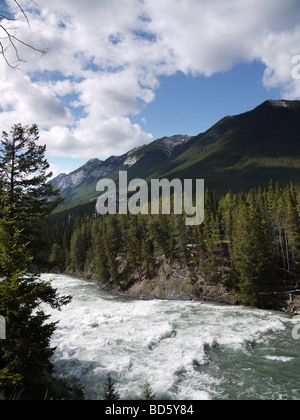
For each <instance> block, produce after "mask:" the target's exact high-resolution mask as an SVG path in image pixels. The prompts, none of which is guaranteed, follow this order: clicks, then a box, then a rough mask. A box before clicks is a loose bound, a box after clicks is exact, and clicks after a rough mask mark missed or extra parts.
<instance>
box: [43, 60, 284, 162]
mask: <svg viewBox="0 0 300 420" xmlns="http://www.w3.org/2000/svg"><path fill="white" fill-rule="evenodd" d="M264 70H265V66H264V65H263V64H262V63H259V62H255V63H252V64H240V65H236V66H235V67H234V68H233V69H231V70H230V71H226V72H223V73H219V74H216V75H214V76H211V77H209V78H207V77H205V76H198V77H192V76H186V75H184V74H183V73H182V72H178V73H176V74H175V75H173V76H163V77H161V78H160V79H159V82H160V87H159V89H158V90H157V92H156V98H155V101H154V102H152V103H150V104H149V105H147V106H145V107H144V109H143V110H142V111H141V113H140V114H138V115H137V116H131V120H132V122H133V123H137V124H140V125H141V126H142V127H143V128H144V129H145V130H147V131H149V132H151V133H152V135H153V138H154V139H158V138H161V137H163V136H172V135H175V134H188V135H190V136H193V135H197V134H199V133H200V132H204V131H206V130H207V129H209V128H210V127H211V126H212V125H214V124H215V123H216V122H218V121H219V120H220V119H222V118H223V117H225V116H227V115H237V114H240V113H243V112H247V111H249V110H251V109H253V108H255V107H256V106H258V105H259V104H260V103H262V102H264V101H265V100H268V99H281V92H280V89H278V88H277V89H276V88H273V89H272V88H266V87H265V86H264V85H263V82H262V78H263V74H264ZM97 157H98V158H99V159H102V156H101V155H98V156H97ZM49 160H52V161H53V162H54V163H55V164H56V165H57V166H58V167H66V168H69V170H75V169H77V168H78V167H79V166H81V165H83V164H84V163H85V162H86V159H72V160H70V159H68V158H53V157H52V158H51V157H49Z"/></svg>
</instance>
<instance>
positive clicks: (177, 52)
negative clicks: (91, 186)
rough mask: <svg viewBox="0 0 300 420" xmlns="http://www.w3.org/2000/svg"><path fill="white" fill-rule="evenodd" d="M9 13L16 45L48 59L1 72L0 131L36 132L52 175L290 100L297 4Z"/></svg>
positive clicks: (126, 3) (196, 0) (274, 0)
mask: <svg viewBox="0 0 300 420" xmlns="http://www.w3.org/2000/svg"><path fill="white" fill-rule="evenodd" d="M20 2H21V4H22V7H23V8H24V10H27V12H28V18H29V21H30V27H29V26H28V24H27V22H26V21H25V19H22V16H21V19H20V21H19V23H18V29H17V31H18V36H19V37H20V38H21V39H23V40H24V41H25V42H27V43H30V44H34V46H35V47H37V48H41V49H42V48H49V52H48V54H46V56H44V57H41V56H40V55H39V54H37V53H36V52H35V51H33V50H30V49H28V48H26V47H25V46H24V45H19V55H20V56H21V58H22V59H24V62H23V63H21V65H20V67H19V69H18V70H17V71H11V70H10V69H7V68H6V69H4V67H3V63H2V62H1V64H0V77H1V83H0V95H1V109H0V127H1V128H2V129H4V130H8V129H9V127H10V126H11V125H13V124H14V123H18V122H21V123H23V124H32V123H37V124H38V126H39V128H40V138H41V139H40V141H41V143H43V144H46V145H47V151H48V154H47V157H48V160H49V162H50V163H51V169H52V170H53V172H54V174H55V175H57V174H58V173H60V172H61V171H67V172H70V171H72V170H75V169H76V168H78V167H79V166H81V165H82V164H84V163H85V162H86V161H87V160H88V159H90V158H94V157H98V158H101V159H106V158H108V157H110V156H111V155H121V154H123V153H125V152H127V151H129V150H131V149H132V148H134V147H136V146H139V145H143V144H145V143H149V142H150V141H152V140H155V139H157V138H160V137H163V136H171V135H174V134H188V135H196V134H198V133H200V132H202V131H205V130H207V129H208V128H209V127H211V126H212V125H213V124H214V123H216V122H217V121H219V120H220V119H221V118H223V117H224V116H226V115H235V114H239V113H242V112H245V111H248V110H250V109H253V108H254V107H256V106H258V105H259V104H260V103H262V102H263V101H265V100H267V99H281V98H284V99H299V98H300V81H299V79H297V80H296V79H295V78H294V77H293V76H292V75H293V68H294V66H295V64H293V62H294V63H295V61H293V58H294V57H295V56H297V55H300V22H299V16H300V2H299V0H285V1H284V2H283V1H282V0H245V1H243V2H241V1H240V0H226V1H224V0H213V1H212V0H160V1H154V0H122V2H120V1H119V0H85V1H84V2H83V1H82V0H63V1H62V0H52V1H51V2H49V1H48V0H39V2H38V5H33V3H32V2H31V1H30V0H20ZM120 4H121V5H120ZM0 36H1V33H0ZM7 57H8V58H9V59H10V61H11V62H12V63H14V61H15V58H16V57H15V56H14V50H13V49H12V48H9V49H8V50H7ZM2 61H3V60H2ZM299 61H300V60H299Z"/></svg>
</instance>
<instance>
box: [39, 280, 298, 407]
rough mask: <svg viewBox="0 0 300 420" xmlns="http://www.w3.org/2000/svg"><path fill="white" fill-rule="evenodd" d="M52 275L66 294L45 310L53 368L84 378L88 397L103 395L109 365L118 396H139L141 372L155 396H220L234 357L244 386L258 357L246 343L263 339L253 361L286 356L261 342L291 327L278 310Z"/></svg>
mask: <svg viewBox="0 0 300 420" xmlns="http://www.w3.org/2000/svg"><path fill="white" fill-rule="evenodd" d="M53 277H54V278H55V280H54V282H53V285H54V287H56V288H57V289H58V290H59V293H60V294H61V295H63V294H68V295H69V294H71V295H72V296H73V300H72V302H71V303H70V304H69V305H68V306H67V307H65V308H63V310H62V311H61V312H58V311H51V315H52V320H54V321H59V324H58V328H57V330H56V332H55V334H54V336H53V339H52V345H53V346H54V347H56V352H55V354H54V356H53V359H52V362H53V364H54V366H55V371H56V374H57V375H58V376H61V377H64V378H65V379H67V381H68V382H70V383H72V382H74V381H77V382H79V383H80V385H81V386H83V388H84V393H85V396H86V398H87V399H101V398H102V395H103V388H104V383H105V380H106V376H107V373H108V372H109V373H111V375H112V377H113V378H114V380H115V381H116V387H117V389H118V392H119V393H120V395H121V398H122V399H137V398H141V394H142V386H143V384H144V382H145V380H146V379H147V380H148V381H149V382H150V384H151V386H152V388H153V389H154V390H155V392H156V393H157V397H158V398H160V399H182V400H184V399H195V400H199V399H215V398H226V397H228V396H229V395H230V392H232V391H231V386H230V385H228V387H227V388H228V391H226V392H225V391H224V383H225V388H226V382H227V381H230V380H231V379H230V378H229V376H230V375H233V376H234V375H236V373H235V372H234V371H233V372H232V373H231V370H232V368H233V367H234V366H233V363H238V364H241V375H240V376H239V377H238V378H236V379H235V380H236V381H238V382H239V385H238V383H237V384H236V388H237V392H238V388H239V386H241V384H242V383H243V384H244V385H245V387H246V386H247V385H246V380H247V376H246V375H248V377H250V375H249V374H248V373H246V372H249V369H250V371H251V363H252V359H253V357H259V356H257V355H256V354H252V353H251V351H252V350H251V349H252V348H253V346H255V345H260V346H261V347H262V348H263V349H264V347H266V349H265V351H266V354H264V355H263V356H262V357H260V358H259V363H261V360H265V363H271V362H272V361H273V362H274V363H275V361H277V364H278V360H282V361H285V362H289V361H290V360H293V357H289V355H286V354H282V355H277V356H273V355H272V352H270V348H269V347H268V342H269V339H270V337H273V336H274V335H276V334H284V333H285V331H286V330H287V328H288V327H290V319H289V318H288V317H285V316H283V315H281V314H277V313H275V312H272V311H260V310H255V309H248V308H242V307H227V306H219V305H214V304H206V303H201V302H179V301H158V300H154V301H139V300H129V299H127V300H126V299H122V298H118V297H114V296H111V295H109V294H106V293H103V292H101V291H100V290H99V289H98V288H97V286H96V285H95V284H92V283H88V282H86V281H84V280H79V279H74V278H70V277H67V276H57V275H55V276H53V275H52V276H51V275H44V276H43V278H44V279H45V280H49V279H50V278H53ZM231 357H232V361H231V362H230V360H228V358H231ZM278 358H279V359H278ZM280 358H281V359H280ZM248 359H249V360H248ZM248 363H249V365H248ZM243 370H245V375H244V374H243ZM252 370H253V368H252ZM244 376H245V378H244ZM228 383H229V382H228ZM254 392H256V391H254Z"/></svg>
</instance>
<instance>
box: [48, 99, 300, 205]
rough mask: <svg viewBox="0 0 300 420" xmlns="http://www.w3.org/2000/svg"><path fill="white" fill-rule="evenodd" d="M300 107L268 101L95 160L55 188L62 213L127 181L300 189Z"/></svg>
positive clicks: (219, 189) (222, 189)
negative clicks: (124, 174) (104, 184)
mask: <svg viewBox="0 0 300 420" xmlns="http://www.w3.org/2000/svg"><path fill="white" fill-rule="evenodd" d="M298 133H300V101H288V100H268V101H265V102H263V103H262V104H260V105H258V106H257V107H256V108H254V109H253V110H250V111H248V112H245V113H242V114H239V115H233V116H226V117H224V118H223V119H221V120H220V121H219V122H217V123H216V124H214V125H213V126H212V127H211V128H210V129H208V130H207V131H205V132H204V133H200V134H198V135H197V136H192V137H190V136H188V135H186V134H181V135H174V136H171V137H163V138H161V139H157V140H155V141H153V142H151V143H149V144H147V145H144V146H139V147H136V148H134V149H132V150H130V151H129V152H127V153H125V154H124V155H122V156H111V157H110V158H108V159H107V160H105V161H101V160H99V159H97V158H94V159H91V160H89V161H88V162H87V163H86V164H85V165H83V166H82V167H80V168H78V169H77V170H76V171H74V172H72V173H71V174H69V175H66V174H60V175H58V177H56V178H54V179H53V180H52V181H51V182H52V184H53V185H54V186H55V187H57V188H61V189H62V196H63V197H64V198H65V203H64V205H62V207H61V208H63V207H65V208H66V207H67V206H69V207H71V206H73V205H77V204H84V203H87V202H89V201H90V200H91V199H93V198H94V197H95V195H96V183H97V182H98V181H99V179H101V178H105V177H109V178H110V179H112V180H114V181H116V182H117V181H118V173H119V171H121V170H126V171H128V179H129V180H130V179H133V178H142V179H145V180H147V181H150V179H152V178H165V177H166V178H169V179H174V178H179V179H191V178H192V179H197V178H198V179H203V178H204V179H205V182H206V186H207V187H209V188H211V189H214V190H215V191H216V192H217V193H219V194H224V193H225V192H227V191H229V190H233V191H240V190H241V189H243V190H247V189H249V188H251V187H255V186H261V187H264V186H267V184H268V183H269V181H270V179H273V180H274V181H278V182H279V183H282V184H286V183H288V182H289V181H291V180H292V181H294V182H295V183H296V184H297V185H299V186H300V138H299V134H298Z"/></svg>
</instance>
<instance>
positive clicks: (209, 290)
mask: <svg viewBox="0 0 300 420" xmlns="http://www.w3.org/2000/svg"><path fill="white" fill-rule="evenodd" d="M157 263H158V266H159V269H158V271H157V274H156V275H155V276H154V277H152V278H148V277H147V276H146V275H145V274H143V273H137V272H136V273H134V274H132V275H131V276H130V279H127V281H126V284H123V283H121V285H118V286H116V285H114V284H111V283H106V284H103V283H100V282H99V281H98V279H97V275H96V274H95V273H94V272H93V270H92V269H90V270H87V271H85V272H84V273H74V272H70V271H68V272H66V273H63V274H66V275H70V276H73V277H79V278H84V279H86V280H90V281H95V282H97V284H98V286H99V288H100V289H101V290H103V291H107V292H109V293H112V294H114V295H117V296H124V297H128V298H132V299H141V300H152V299H162V300H182V301H203V302H212V303H219V304H224V305H245V302H244V301H243V300H242V299H241V298H240V296H239V294H238V292H237V291H235V290H234V289H230V288H229V287H228V285H227V284H228V282H227V278H226V276H223V277H222V276H221V275H220V276H219V278H218V279H217V280H216V279H211V280H210V279H203V278H202V277H201V276H200V274H199V272H198V271H197V270H194V271H193V272H192V271H191V270H190V269H189V268H188V267H185V268H183V267H181V266H179V265H178V264H176V263H172V262H170V261H169V260H167V259H166V258H161V259H160V261H157ZM123 270H124V261H122V259H120V261H119V273H120V274H122V272H123ZM265 309H273V310H278V311H281V312H285V313H288V314H291V315H300V296H299V297H297V296H296V297H294V298H293V300H291V299H290V297H289V295H288V294H287V293H273V294H272V295H270V302H269V305H268V306H267V307H266V308H265Z"/></svg>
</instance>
